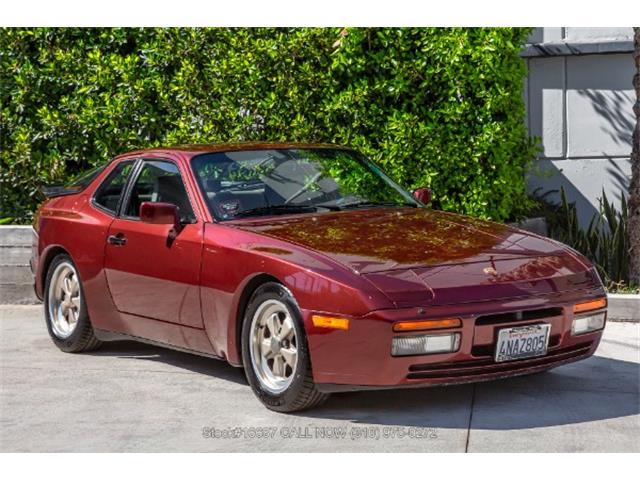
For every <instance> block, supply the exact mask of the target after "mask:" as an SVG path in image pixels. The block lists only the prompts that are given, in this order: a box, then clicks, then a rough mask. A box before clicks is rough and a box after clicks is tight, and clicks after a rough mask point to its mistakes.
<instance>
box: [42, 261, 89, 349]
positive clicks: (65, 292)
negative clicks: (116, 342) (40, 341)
mask: <svg viewBox="0 0 640 480" xmlns="http://www.w3.org/2000/svg"><path fill="white" fill-rule="evenodd" d="M65 280H67V281H68V282H67V281H65ZM63 312H64V313H63ZM44 317H45V321H46V323H47V330H48V331H49V336H50V337H51V340H53V343H54V344H55V345H56V346H57V347H58V348H59V349H60V350H62V351H63V352H69V353H77V352H88V351H90V350H95V349H97V348H99V347H100V345H102V342H100V340H98V339H97V338H96V336H95V334H94V332H93V327H92V326H91V321H90V320H89V314H88V313H87V302H86V301H85V296H84V290H83V288H82V281H81V280H80V275H79V273H78V270H77V269H76V266H75V264H74V263H73V260H72V259H71V257H70V256H69V255H66V254H60V255H58V256H56V257H55V258H54V259H53V260H52V262H51V264H50V265H49V268H48V270H47V277H46V279H45V290H44ZM71 319H73V320H75V322H72V320H71Z"/></svg>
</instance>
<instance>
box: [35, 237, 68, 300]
mask: <svg viewBox="0 0 640 480" xmlns="http://www.w3.org/2000/svg"><path fill="white" fill-rule="evenodd" d="M61 254H64V255H69V257H71V254H70V253H69V251H68V250H67V249H66V248H64V247H63V246H61V245H51V246H49V247H47V249H46V250H45V251H44V252H42V255H41V256H40V261H39V262H38V270H37V272H36V294H37V296H38V298H39V299H40V300H42V299H43V298H44V287H45V285H44V284H45V281H46V278H47V271H48V270H49V265H51V262H53V259H54V258H56V257H57V256H58V255H61ZM72 260H73V258H72Z"/></svg>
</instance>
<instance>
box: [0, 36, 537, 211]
mask: <svg viewBox="0 0 640 480" xmlns="http://www.w3.org/2000/svg"><path fill="white" fill-rule="evenodd" d="M527 33H528V29H507V28H482V29H475V28H474V29H454V28H447V29H437V28H420V29H370V28H367V29H355V28H354V29H351V28H349V29H335V28H327V29H306V28H305V29H222V28H214V29H78V28H69V29H66V28H65V29H50V28H44V29H2V30H0V99H1V101H2V105H1V107H2V111H1V112H2V117H1V137H0V148H1V164H0V167H1V168H0V218H3V217H13V219H14V221H19V222H26V221H29V219H30V217H31V215H32V212H33V210H34V208H35V207H36V205H37V202H38V200H39V199H38V195H37V188H38V186H39V185H41V184H43V183H59V182H64V181H65V180H66V179H68V178H69V177H71V176H73V175H75V174H76V173H78V172H79V171H81V170H83V169H85V168H87V167H90V166H93V165H96V164H100V163H102V162H105V161H106V160H108V159H109V158H111V157H113V156H114V155H116V154H118V153H121V152H125V151H127V150H131V149H135V148H143V147H149V146H154V145H171V144H179V143H203V142H207V143H208V142H228V141H239V140H240V141H244V140H273V141H309V142H334V143H339V144H344V145H349V146H352V147H354V148H357V149H359V150H361V151H363V152H364V153H365V154H367V155H369V156H370V157H372V158H373V159H374V160H376V161H377V162H379V164H381V166H382V167H383V168H384V169H385V170H386V171H387V172H388V173H389V174H390V175H391V176H392V177H393V178H395V179H396V180H397V181H398V182H400V183H401V184H402V185H404V186H405V187H407V188H414V187H418V186H422V185H431V186H432V187H433V189H434V192H435V204H436V206H439V207H441V208H443V209H446V210H454V211H459V212H464V213H468V214H472V215H477V216H481V217H485V218H494V219H497V220H504V219H506V218H509V217H512V216H513V215H514V214H517V213H518V212H520V211H521V210H522V207H523V205H525V204H526V195H525V184H524V172H525V169H526V166H527V163H528V162H529V160H530V159H531V158H532V157H533V155H534V149H533V146H532V144H531V142H530V141H529V140H528V139H527V134H526V128H525V124H524V105H523V101H522V87H523V77H524V75H525V73H526V71H525V66H524V63H523V61H522V60H521V59H520V58H519V51H520V48H521V45H522V43H523V42H524V39H525V37H526V35H527Z"/></svg>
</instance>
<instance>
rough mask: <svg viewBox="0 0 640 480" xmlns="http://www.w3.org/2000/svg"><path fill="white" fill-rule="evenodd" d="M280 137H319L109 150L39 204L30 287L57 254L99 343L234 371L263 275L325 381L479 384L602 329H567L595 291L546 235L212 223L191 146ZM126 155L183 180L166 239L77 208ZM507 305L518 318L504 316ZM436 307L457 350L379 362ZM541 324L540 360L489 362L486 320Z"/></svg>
mask: <svg viewBox="0 0 640 480" xmlns="http://www.w3.org/2000/svg"><path fill="white" fill-rule="evenodd" d="M292 146H294V147H296V148H304V147H305V146H313V147H318V146H316V145H291V144H282V145H277V144H239V145H226V146H225V145H222V146H220V145H214V146H185V147H179V148H171V149H153V150H145V151H139V152H132V153H128V154H125V155H121V156H119V157H117V158H116V159H114V161H113V162H112V163H111V164H110V165H109V166H108V167H107V168H106V169H105V170H104V171H103V172H102V173H101V174H100V175H99V176H98V177H97V178H96V179H95V180H94V181H93V182H92V184H91V185H90V186H89V187H88V188H87V189H85V190H84V191H82V192H80V193H77V194H72V195H66V196H61V197H55V198H52V199H49V200H48V201H46V202H45V203H44V204H43V205H42V207H41V208H40V210H39V211H38V214H37V215H36V220H35V224H34V227H35V230H36V232H37V235H38V238H37V241H36V242H35V243H34V251H33V258H32V265H33V268H34V271H35V289H36V293H37V295H38V296H39V297H42V295H43V279H44V276H45V275H46V269H47V266H48V264H49V262H50V261H51V259H52V258H53V257H54V256H55V255H56V253H58V252H61V251H66V252H67V253H68V254H69V255H71V257H72V258H73V260H74V262H75V264H76V266H77V268H78V271H79V274H80V277H81V279H82V282H83V286H84V293H85V299H86V303H87V305H88V310H89V315H90V318H91V321H92V324H93V326H94V328H95V329H96V333H97V335H98V336H99V337H100V338H102V339H104V340H109V339H117V338H125V337H128V338H130V337H133V338H137V339H139V340H143V341H150V342H154V343H159V344H162V345H166V346H170V347H172V348H177V349H183V350H187V351H190V352H194V353H198V354H202V355H208V356H214V357H219V358H223V359H226V360H228V361H229V362H230V363H231V364H233V365H240V364H241V360H240V353H239V344H238V342H239V323H240V322H241V315H242V309H243V307H244V305H245V303H246V300H247V297H248V295H249V294H250V293H251V291H252V289H254V288H255V287H256V286H257V285H258V284H259V283H260V282H261V281H264V280H265V279H275V280H277V281H279V282H281V283H282V284H283V285H284V286H286V287H287V288H288V289H289V290H290V291H291V292H292V293H293V295H294V297H295V298H296V300H297V302H298V304H299V306H300V309H301V311H302V313H303V318H304V323H305V330H306V334H307V337H308V343H309V347H310V352H311V361H312V365H313V374H314V380H315V382H316V383H318V384H320V385H321V388H322V389H324V390H326V391H331V390H342V389H353V388H384V387H393V386H413V385H427V384H448V383H460V382H466V381H477V380H486V379H491V378H499V377H502V376H509V375H518V374H523V373H529V372H534V371H538V370H544V369H547V368H550V367H552V366H557V365H560V364H562V363H566V362H569V361H575V360H578V359H580V358H585V357H587V356H589V355H591V354H593V353H594V351H595V349H596V348H597V346H598V343H599V341H600V337H601V334H602V332H601V331H597V332H593V333H589V334H584V335H580V336H575V337H574V336H572V335H571V322H572V319H573V310H572V307H573V305H574V304H575V303H577V302H580V301H584V300H587V299H592V298H600V297H603V296H604V295H605V292H604V289H603V287H602V284H601V281H600V279H599V278H598V276H597V274H596V273H595V270H594V269H593V268H592V266H591V265H590V264H589V262H588V261H587V260H586V259H584V258H583V257H581V256H580V255H578V254H577V253H575V252H573V251H571V250H570V249H568V248H567V247H565V246H563V245H561V244H559V243H557V242H553V241H551V240H548V239H545V238H542V237H538V236H536V235H532V234H529V233H526V232H523V231H520V230H517V229H514V228H511V227H507V226H505V225H500V224H495V223H490V222H485V221H481V220H477V219H473V218H469V217H464V216H460V215H455V214H451V213H444V212H438V211H433V210H430V209H426V208H420V209H414V208H376V209H363V210H355V211H344V212H327V213H313V214H299V215H287V216H269V217H258V218H255V217H254V218H245V219H241V220H234V221H227V222H215V221H214V220H213V219H212V218H211V216H210V214H209V212H208V210H207V208H206V205H205V201H204V199H203V198H202V196H201V194H200V192H199V190H198V187H197V183H196V180H195V178H194V177H193V174H192V172H191V169H190V159H191V158H192V157H193V156H195V155H197V154H199V153H203V152H211V151H225V150H241V149H247V150H249V149H259V148H286V147H292ZM332 148H335V147H334V146H332ZM138 158H145V159H166V160H170V161H172V162H174V163H176V164H177V165H178V167H179V170H180V172H181V174H182V176H183V179H184V181H185V184H186V185H185V186H186V189H187V192H188V194H189V198H190V201H191V204H192V207H193V210H194V212H195V216H196V221H195V223H193V224H189V225H185V226H184V228H182V229H181V231H180V232H179V233H178V234H177V235H176V236H175V238H174V239H173V240H172V241H168V239H169V237H170V230H171V229H172V226H171V225H166V224H152V223H145V222H141V221H139V220H133V219H129V218H125V217H123V218H114V217H113V216H111V215H110V214H108V213H106V212H105V211H103V210H101V209H100V208H98V207H97V206H95V205H94V204H92V202H91V198H92V195H93V193H94V191H95V189H96V188H97V186H98V185H99V184H100V183H101V182H102V180H104V178H105V177H106V176H107V175H108V174H109V172H110V171H111V170H112V168H114V166H115V165H116V164H117V163H118V162H120V161H123V160H130V159H138ZM110 235H114V236H116V235H124V236H126V240H127V243H126V245H114V244H110V243H108V241H107V239H108V237H109V236H110ZM487 269H488V270H487ZM487 271H489V272H492V273H491V274H488V273H487ZM513 312H525V316H527V315H528V317H527V318H526V319H518V317H517V316H516V317H514V318H513V319H510V317H509V315H510V314H511V313H513ZM527 312H528V313H527ZM532 312H533V313H532ZM536 312H538V313H536ZM314 313H326V314H330V315H338V316H343V317H347V318H349V319H350V320H351V321H350V328H349V329H348V330H330V329H327V328H318V327H314V326H313V324H312V322H311V316H312V314H314ZM503 314H504V315H503ZM536 314H537V315H538V316H537V317H536V316H535V315H536ZM496 315H502V317H496ZM520 315H522V314H520ZM540 315H542V316H540ZM450 317H459V318H461V319H462V327H461V328H458V329H451V330H455V331H460V332H461V333H462V343H461V347H460V349H459V351H457V352H455V353H447V354H432V355H423V356H413V357H392V356H391V339H392V337H393V336H398V335H410V333H406V334H405V333H403V334H398V333H394V332H393V331H392V324H393V323H394V322H396V321H400V320H416V319H421V318H430V319H431V318H436V319H437V318H450ZM491 318H496V319H501V320H500V322H498V323H492V322H491ZM487 319H489V321H487ZM505 319H506V320H505ZM543 320H544V322H547V323H550V324H551V325H552V327H551V343H550V347H549V352H548V354H547V356H546V357H540V358H536V359H528V360H519V361H513V362H506V363H504V364H496V363H494V362H493V360H492V356H491V353H490V351H491V348H492V345H493V344H494V343H495V340H496V335H497V330H498V328H504V327H505V326H512V325H522V324H532V323H540V322H541V321H543ZM444 331H447V330H444ZM488 352H489V353H488Z"/></svg>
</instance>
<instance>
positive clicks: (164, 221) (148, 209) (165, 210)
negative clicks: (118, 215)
mask: <svg viewBox="0 0 640 480" xmlns="http://www.w3.org/2000/svg"><path fill="white" fill-rule="evenodd" d="M140 220H142V221H143V222H144V223H151V224H154V225H172V226H174V227H175V228H176V229H179V228H180V215H179V213H178V207H176V206H175V205H173V204H172V203H162V202H142V204H141V205H140Z"/></svg>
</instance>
